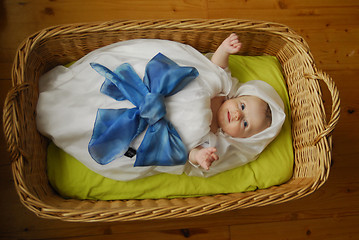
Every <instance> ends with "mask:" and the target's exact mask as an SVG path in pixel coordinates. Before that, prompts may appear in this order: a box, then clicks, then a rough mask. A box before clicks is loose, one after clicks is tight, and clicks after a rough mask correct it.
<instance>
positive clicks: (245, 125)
mask: <svg viewBox="0 0 359 240" xmlns="http://www.w3.org/2000/svg"><path fill="white" fill-rule="evenodd" d="M243 125H244V127H245V128H246V127H248V122H247V121H246V120H244V121H243Z"/></svg>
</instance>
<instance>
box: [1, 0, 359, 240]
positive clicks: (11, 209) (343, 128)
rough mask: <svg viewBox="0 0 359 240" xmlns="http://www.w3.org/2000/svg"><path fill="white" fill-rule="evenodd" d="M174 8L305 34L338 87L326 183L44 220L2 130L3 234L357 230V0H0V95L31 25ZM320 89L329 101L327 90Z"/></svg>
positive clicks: (147, 15) (272, 235)
mask: <svg viewBox="0 0 359 240" xmlns="http://www.w3.org/2000/svg"><path fill="white" fill-rule="evenodd" d="M171 18H176V19H180V18H210V19H214V18H239V19H251V20H263V21H272V22H279V23H283V24H286V25H288V26H290V27H291V28H292V29H294V30H295V31H296V32H297V33H298V34H300V35H302V36H303V37H304V38H305V39H306V41H307V42H308V44H309V46H310V47H311V52H312V53H313V55H314V58H315V60H316V64H317V66H318V68H320V69H322V70H323V71H325V72H327V73H328V74H329V75H330V76H331V77H332V78H333V79H334V80H335V82H336V84H337V86H338V88H339V91H340V97H341V107H342V114H341V119H340V122H339V124H338V125H337V127H336V129H335V131H334V134H333V146H334V147H333V166H332V168H331V173H330V177H329V180H328V181H327V183H326V184H325V185H324V186H323V187H322V188H320V189H319V190H318V191H316V192H315V193H314V194H312V195H310V196H308V197H305V198H303V199H300V200H295V201H291V202H288V203H284V204H279V205H274V206H266V207H259V208H250V209H244V210H238V211H231V212H225V213H220V214H215V215H210V216H204V217H196V218H190V219H177V220H165V221H142V222H128V223H69V222H62V221H57V220H46V219H41V218H38V217H36V216H35V215H34V214H33V213H32V212H30V211H29V210H27V209H26V208H25V207H23V206H22V204H21V203H20V201H19V198H18V196H17V193H16V191H15V188H14V184H13V180H12V174H11V168H10V160H9V155H8V153H7V152H6V144H5V141H4V138H3V134H2V133H1V134H0V135H1V137H0V181H1V186H0V194H1V198H0V239H84V240H90V239H172V240H175V239H184V238H190V239H252V240H253V239H325V240H328V239H341V240H342V239H359V174H358V171H359V141H358V138H359V127H358V125H359V97H358V93H357V92H358V91H359V77H358V76H359V1H357V0H340V1H338V0H317V1H315V0H172V1H166V0H149V1H145V0H122V1H121V0H119V1H115V0H101V1H96V0H79V1H76V0H61V1H60V0H38V1H35V0H1V1H0V31H1V34H0V57H1V58H0V102H1V104H3V101H4V98H5V95H6V92H7V91H8V90H9V89H10V87H11V80H10V79H11V65H12V61H13V58H14V55H15V52H16V48H17V46H18V45H19V44H20V42H21V41H22V40H23V39H24V38H25V37H27V36H28V35H30V34H31V33H33V32H35V31H38V30H40V29H42V28H45V27H47V26H52V25H57V24H64V23H74V22H92V21H104V20H113V19H171ZM324 99H325V101H326V102H327V103H328V104H330V98H329V96H328V94H325V96H324ZM329 108H330V107H328V109H329ZM1 131H2V130H1Z"/></svg>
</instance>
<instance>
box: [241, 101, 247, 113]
mask: <svg viewBox="0 0 359 240" xmlns="http://www.w3.org/2000/svg"><path fill="white" fill-rule="evenodd" d="M245 108H246V105H244V103H241V109H242V111H243V110H244V109H245Z"/></svg>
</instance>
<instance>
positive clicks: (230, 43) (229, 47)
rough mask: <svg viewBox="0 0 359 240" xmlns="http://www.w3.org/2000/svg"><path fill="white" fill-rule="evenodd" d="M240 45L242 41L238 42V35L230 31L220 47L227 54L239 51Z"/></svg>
mask: <svg viewBox="0 0 359 240" xmlns="http://www.w3.org/2000/svg"><path fill="white" fill-rule="evenodd" d="M241 47H242V43H240V42H239V40H238V36H237V34H235V33H232V34H231V35H229V37H227V38H226V39H225V40H224V41H223V42H222V44H221V46H220V48H222V51H225V52H226V53H228V54H235V53H237V52H239V50H240V49H241Z"/></svg>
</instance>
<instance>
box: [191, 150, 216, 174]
mask: <svg viewBox="0 0 359 240" xmlns="http://www.w3.org/2000/svg"><path fill="white" fill-rule="evenodd" d="M216 151H217V149H216V148H214V147H209V148H203V147H196V148H194V149H192V150H191V151H190V153H189V161H191V162H192V163H193V164H195V165H197V164H199V165H200V166H201V167H202V168H203V169H205V170H209V167H210V166H211V165H212V163H213V162H214V161H216V160H218V155H217V154H216V153H215V152H216Z"/></svg>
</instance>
